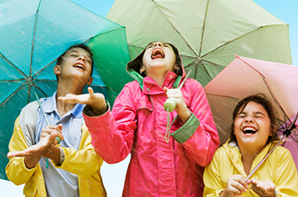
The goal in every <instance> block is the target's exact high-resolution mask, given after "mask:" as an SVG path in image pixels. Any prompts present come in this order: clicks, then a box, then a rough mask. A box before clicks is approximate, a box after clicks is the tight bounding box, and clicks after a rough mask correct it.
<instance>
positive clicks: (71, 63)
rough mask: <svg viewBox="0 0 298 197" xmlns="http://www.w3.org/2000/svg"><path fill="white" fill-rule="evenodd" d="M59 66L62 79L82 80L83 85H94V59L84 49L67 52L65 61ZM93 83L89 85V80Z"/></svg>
mask: <svg viewBox="0 0 298 197" xmlns="http://www.w3.org/2000/svg"><path fill="white" fill-rule="evenodd" d="M57 66H59V71H60V73H59V74H60V77H62V78H64V77H67V76H70V77H75V78H77V79H78V80H82V83H85V84H87V85H90V84H91V83H92V77H91V73H92V58H91V56H90V54H89V53H88V52H87V51H86V50H84V49H82V48H73V49H71V50H69V51H67V52H66V54H65V55H64V57H63V61H62V63H61V65H57ZM90 79H91V83H90V84H89V80H90Z"/></svg>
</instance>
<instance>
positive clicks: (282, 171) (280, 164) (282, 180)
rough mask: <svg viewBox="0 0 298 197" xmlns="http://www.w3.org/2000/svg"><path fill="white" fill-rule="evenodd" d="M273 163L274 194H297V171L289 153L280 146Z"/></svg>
mask: <svg viewBox="0 0 298 197" xmlns="http://www.w3.org/2000/svg"><path fill="white" fill-rule="evenodd" d="M274 164H275V165H276V167H275V169H274V171H275V174H276V178H275V180H274V181H273V182H274V184H275V186H276V189H275V191H276V194H277V195H276V196H298V172H297V168H296V165H295V163H294V160H293V157H292V155H291V153H290V152H289V151H288V150H287V149H285V148H283V147H280V152H279V154H278V156H277V157H276V159H275V162H274Z"/></svg>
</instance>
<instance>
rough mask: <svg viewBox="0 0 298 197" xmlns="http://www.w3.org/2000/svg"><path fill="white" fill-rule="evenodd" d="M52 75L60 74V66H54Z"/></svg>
mask: <svg viewBox="0 0 298 197" xmlns="http://www.w3.org/2000/svg"><path fill="white" fill-rule="evenodd" d="M54 73H55V75H60V74H61V66H60V65H56V66H55V67H54Z"/></svg>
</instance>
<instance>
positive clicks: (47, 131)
mask: <svg viewBox="0 0 298 197" xmlns="http://www.w3.org/2000/svg"><path fill="white" fill-rule="evenodd" d="M62 127H63V126H62V124H59V125H55V126H52V125H50V126H46V127H45V128H44V129H43V130H42V131H41V135H40V137H41V138H46V137H48V136H49V135H51V134H52V133H54V135H55V137H56V136H57V137H59V138H60V139H61V140H64V137H63V135H62Z"/></svg>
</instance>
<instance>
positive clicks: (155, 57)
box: [152, 54, 163, 59]
mask: <svg viewBox="0 0 298 197" xmlns="http://www.w3.org/2000/svg"><path fill="white" fill-rule="evenodd" d="M157 58H163V57H162V55H161V54H157V55H154V56H152V59H157Z"/></svg>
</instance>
